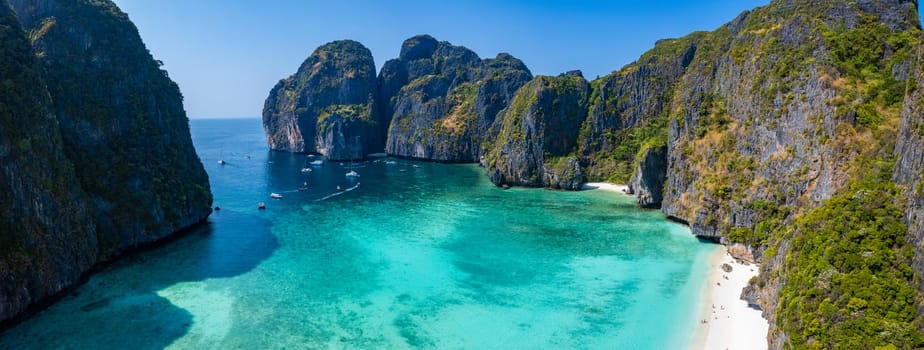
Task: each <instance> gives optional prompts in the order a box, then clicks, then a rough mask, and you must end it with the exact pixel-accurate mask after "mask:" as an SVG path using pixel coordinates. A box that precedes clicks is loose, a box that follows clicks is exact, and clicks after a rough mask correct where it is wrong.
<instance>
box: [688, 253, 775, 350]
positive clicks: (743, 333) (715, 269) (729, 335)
mask: <svg viewBox="0 0 924 350" xmlns="http://www.w3.org/2000/svg"><path fill="white" fill-rule="evenodd" d="M722 264H728V265H730V266H731V267H732V271H731V272H725V271H723V270H722ZM758 271H759V269H758V266H757V265H754V264H747V265H745V264H743V263H739V262H738V261H736V260H735V259H734V258H732V257H731V255H729V254H728V252H727V251H726V249H725V248H724V247H723V248H722V249H720V250H719V251H717V252H716V253H715V254H714V255H712V256H711V258H710V261H709V280H708V285H707V286H706V295H705V298H706V300H705V301H704V304H703V309H702V311H701V313H700V317H699V319H700V320H705V321H706V323H705V324H700V326H701V329H700V330H699V331H698V332H697V335H696V337H695V338H694V341H693V342H692V343H691V344H690V345H691V346H690V348H691V349H708V350H712V349H731V350H734V349H766V348H767V330H768V328H769V325H768V323H767V320H765V319H764V318H763V317H761V312H760V310H757V309H752V308H750V307H748V304H747V302H745V301H744V300H741V290H742V288H744V287H745V286H746V285H747V284H748V280H750V279H751V277H753V276H756V275H757V272H758Z"/></svg>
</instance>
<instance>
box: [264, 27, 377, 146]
mask: <svg viewBox="0 0 924 350" xmlns="http://www.w3.org/2000/svg"><path fill="white" fill-rule="evenodd" d="M376 95H377V89H376V77H375V63H373V60H372V53H371V52H369V49H367V48H366V47H365V46H363V45H362V44H360V43H358V42H355V41H351V40H342V41H335V42H331V43H328V44H325V45H323V46H321V47H319V48H318V49H317V50H315V51H314V52H313V53H312V54H311V56H309V57H308V59H306V60H305V62H304V63H302V66H301V67H300V68H299V69H298V72H296V73H295V74H294V75H292V76H290V77H288V78H286V79H284V80H281V81H280V82H279V83H278V84H276V87H274V88H273V90H272V91H271V92H270V96H269V98H267V100H266V104H265V106H264V110H263V125H264V128H265V129H266V134H267V137H266V139H267V142H268V143H269V145H270V148H272V149H273V150H277V151H288V152H298V153H317V154H321V155H324V156H326V157H328V158H330V159H334V160H348V159H362V158H363V157H365V155H366V154H368V153H372V152H373V151H375V152H378V150H381V149H382V145H383V137H384V134H382V133H381V132H380V130H383V128H384V127H387V122H385V121H383V120H382V119H380V118H378V115H379V114H378V113H377V112H376V108H377V107H376V105H375V96H376Z"/></svg>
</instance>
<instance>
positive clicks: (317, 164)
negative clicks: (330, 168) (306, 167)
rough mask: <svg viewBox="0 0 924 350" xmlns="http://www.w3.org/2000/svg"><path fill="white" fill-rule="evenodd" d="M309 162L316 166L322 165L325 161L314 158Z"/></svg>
mask: <svg viewBox="0 0 924 350" xmlns="http://www.w3.org/2000/svg"><path fill="white" fill-rule="evenodd" d="M308 164H311V165H314V166H321V165H324V161H323V160H312V161H311V162H308Z"/></svg>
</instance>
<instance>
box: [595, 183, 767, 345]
mask: <svg viewBox="0 0 924 350" xmlns="http://www.w3.org/2000/svg"><path fill="white" fill-rule="evenodd" d="M581 189H582V190H603V191H608V192H615V193H620V194H623V195H630V194H629V186H627V185H617V184H611V183H606V182H588V183H586V184H584V185H583V186H581ZM723 264H728V265H729V266H731V267H732V270H731V272H725V271H724V270H723V269H722V265H723ZM759 270H760V269H759V267H758V265H755V264H751V263H744V262H738V261H737V260H735V259H734V258H732V256H731V255H730V254H728V250H727V247H725V246H722V248H720V249H717V250H716V252H715V253H713V254H712V255H711V256H710V257H709V275H708V278H707V281H706V286H705V287H704V288H703V295H702V298H703V299H702V300H703V304H702V305H703V306H702V308H701V310H700V311H699V317H698V320H699V321H697V322H701V321H706V322H705V323H700V324H698V325H697V326H698V328H697V329H696V331H695V333H694V335H693V339H691V341H690V343H689V345H690V346H689V348H690V349H695V350H700V349H706V350H723V349H729V350H735V349H748V350H751V349H767V331H768V329H769V327H770V326H769V324H768V323H767V320H765V319H764V318H763V317H762V316H761V311H760V310H757V309H753V308H751V307H749V306H748V303H747V302H746V301H744V300H741V291H742V289H744V287H745V286H747V284H748V281H749V280H750V279H751V277H754V276H757V273H758V271H759Z"/></svg>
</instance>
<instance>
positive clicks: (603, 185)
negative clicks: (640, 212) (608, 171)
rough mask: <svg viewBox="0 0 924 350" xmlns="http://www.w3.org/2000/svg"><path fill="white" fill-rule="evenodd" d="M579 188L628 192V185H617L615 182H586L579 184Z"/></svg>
mask: <svg viewBox="0 0 924 350" xmlns="http://www.w3.org/2000/svg"><path fill="white" fill-rule="evenodd" d="M581 189H582V190H604V191H610V192H618V193H622V194H628V193H629V186H628V185H617V184H611V183H608V182H588V183H586V184H583V185H581Z"/></svg>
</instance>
